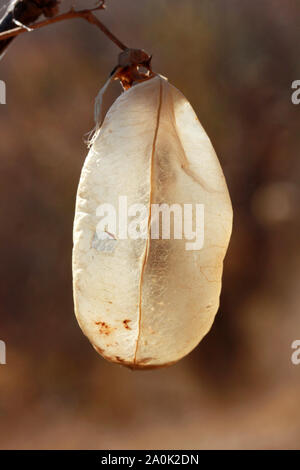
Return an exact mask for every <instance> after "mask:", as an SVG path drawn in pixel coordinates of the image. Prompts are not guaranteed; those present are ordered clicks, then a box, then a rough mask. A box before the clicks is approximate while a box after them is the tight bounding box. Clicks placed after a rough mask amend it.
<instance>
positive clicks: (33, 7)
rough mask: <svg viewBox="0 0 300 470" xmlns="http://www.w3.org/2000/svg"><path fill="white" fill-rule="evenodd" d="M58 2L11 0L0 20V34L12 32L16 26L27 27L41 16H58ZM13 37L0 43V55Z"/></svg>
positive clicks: (52, 0) (49, 0)
mask: <svg viewBox="0 0 300 470" xmlns="http://www.w3.org/2000/svg"><path fill="white" fill-rule="evenodd" d="M58 9H59V0H13V2H11V3H10V7H9V8H8V10H7V11H6V13H5V15H4V16H3V18H1V20H0V33H2V32H4V31H9V30H12V29H14V28H15V27H16V25H19V26H21V25H25V26H29V25H30V24H32V23H34V22H35V21H37V20H38V18H39V17H40V16H41V15H44V16H45V17H46V18H49V17H52V16H55V15H57V14H58ZM12 40H13V37H10V38H8V39H4V40H2V41H1V42H0V54H2V53H3V52H4V50H5V49H6V48H7V47H8V45H9V44H10V42H11V41H12Z"/></svg>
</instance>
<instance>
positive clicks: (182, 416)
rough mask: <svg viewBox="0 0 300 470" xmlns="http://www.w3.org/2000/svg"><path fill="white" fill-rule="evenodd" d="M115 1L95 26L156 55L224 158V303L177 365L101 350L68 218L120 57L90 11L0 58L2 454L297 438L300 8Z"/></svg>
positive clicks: (276, 443)
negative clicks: (2, 91)
mask: <svg viewBox="0 0 300 470" xmlns="http://www.w3.org/2000/svg"><path fill="white" fill-rule="evenodd" d="M92 4H93V2H88V1H85V2H77V3H76V5H77V6H82V5H86V6H88V5H92ZM107 4H108V8H107V10H106V11H105V12H100V13H99V14H98V15H99V17H100V19H102V20H103V22H104V23H105V24H106V25H107V26H108V27H110V28H111V29H112V30H113V31H114V32H115V34H116V35H117V36H118V37H120V39H121V40H123V41H124V42H125V43H126V44H128V45H129V46H130V47H138V48H144V49H145V50H147V52H149V53H152V54H153V57H154V58H153V65H154V69H155V70H156V71H159V72H160V73H161V74H163V75H165V76H167V77H168V78H169V80H170V82H171V83H172V84H174V85H175V86H176V87H178V88H179V89H180V90H181V91H182V92H183V93H184V94H185V95H186V97H187V98H188V99H189V100H190V102H191V103H192V105H193V107H194V109H195V110H196V112H197V114H198V116H199V119H200V121H201V122H202V124H203V125H204V127H205V129H206V130H207V132H208V134H209V136H210V137H211V139H212V142H213V144H214V146H215V148H216V151H217V153H218V155H219V159H220V161H221V164H222V166H223V169H224V173H225V175H226V178H227V181H228V186H229V190H230V193H231V197H232V203H233V207H234V214H235V217H234V231H233V236H232V239H231V244H230V248H229V251H228V254H227V257H226V260H225V270H224V285H223V291H222V296H221V307H220V310H219V312H218V314H217V317H216V321H215V323H214V325H213V328H212V330H211V332H210V333H209V334H208V335H207V336H206V337H205V339H204V340H203V341H202V343H201V344H200V345H199V346H198V348H197V349H196V350H194V351H193V352H192V353H191V354H190V355H189V356H188V357H186V358H185V359H184V360H182V361H181V362H180V363H178V364H177V365H175V366H173V367H171V368H168V369H161V370H157V371H148V372H139V371H137V372H132V371H130V370H127V369H125V368H122V367H121V366H116V365H113V364H110V363H107V362H106V361H105V360H103V359H102V358H101V357H100V356H98V355H97V354H96V353H95V351H94V350H93V348H92V347H91V346H90V345H89V343H88V341H87V340H86V338H85V337H84V336H83V334H82V333H81V330H80V329H79V327H78V325H77V323H76V320H75V317H74V315H73V300H72V284H71V250H72V222H73V214H74V203H75V194H76V188H77V184H78V179H79V175H80V170H81V167H82V164H83V161H84V158H85V155H86V153H87V150H86V146H85V144H84V134H85V133H87V132H88V131H89V130H90V129H91V128H92V127H93V101H94V97H95V96H96V94H97V92H98V90H99V88H100V87H101V86H102V84H103V83H104V81H105V80H106V78H107V76H108V74H109V72H110V71H111V70H112V68H113V67H114V65H115V64H116V57H117V54H118V52H119V51H118V49H117V48H116V46H114V45H113V44H112V43H110V41H109V40H108V39H107V38H106V37H105V36H104V35H103V34H102V33H101V32H100V31H99V30H97V29H96V28H94V27H93V26H91V25H89V24H86V23H85V22H84V21H83V20H72V21H70V22H64V23H61V24H59V25H56V26H50V27H48V28H44V29H43V30H40V31H38V32H33V33H32V34H24V35H23V36H21V37H19V38H17V39H16V40H15V41H14V43H13V44H12V46H11V47H10V48H9V49H8V52H7V54H6V56H5V57H4V59H3V60H2V61H1V63H0V79H1V80H4V81H5V82H6V84H7V104H6V105H1V106H0V135H1V140H0V153H1V158H0V182H1V184H0V220H1V230H0V260H1V263H0V276H1V278H0V339H2V340H4V341H5V342H6V344H7V365H2V366H0V447H1V448H2V449H6V448H10V449H11V448H12V449H18V448H21V449H29V448H42V449H43V448H61V449H64V448H72V449H73V448H78V449H82V448H99V449H102V448H110V449H115V448H121V449H128V448H147V449H149V448H177V449H180V448H187V449H188V448H190V449H202V448H208V449H211V448H242V449H246V448H275V449H276V448H299V447H300V445H299V442H300V440H299V438H300V409H299V404H298V400H297V399H298V396H299V393H300V365H299V366H296V365H293V364H292V362H291V354H292V349H291V343H292V342H293V341H294V340H295V339H300V298H299V291H300V286H299V275H300V249H299V248H300V230H299V228H300V227H299V225H300V224H299V204H300V193H299V186H298V182H299V174H300V159H299V149H300V132H299V118H300V105H299V106H295V105H293V104H292V102H291V93H292V90H291V83H292V81H293V80H296V79H300V63H299V45H300V33H299V17H300V4H299V2H298V1H297V0H285V1H284V2H283V1H282V0H264V1H261V2H253V1H251V0H244V1H240V0H226V1H224V0H185V1H184V2H183V1H181V0H152V1H151V0H139V1H137V0H122V1H120V0H119V1H118V0H108V2H107ZM3 5H4V2H3V1H2V3H1V1H0V6H3ZM67 6H68V2H63V4H62V7H64V8H66V7H67Z"/></svg>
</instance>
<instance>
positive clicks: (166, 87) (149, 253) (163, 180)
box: [73, 76, 232, 369]
mask: <svg viewBox="0 0 300 470" xmlns="http://www.w3.org/2000/svg"><path fill="white" fill-rule="evenodd" d="M136 204H138V206H136ZM162 205H164V206H163V207H164V208H165V209H166V212H165V214H164V215H162V212H160V209H162ZM137 208H138V209H139V212H135V211H136V209H137ZM114 210H115V213H114ZM168 210H169V215H170V217H169V226H168V217H167V215H168ZM180 211H181V212H180ZM134 216H135V217H134ZM114 220H115V222H114ZM137 220H138V223H137ZM105 224H106V225H105ZM195 227H198V229H199V230H198V229H197V230H198V231H197V230H196V228H195ZM231 228H232V207H231V202H230V197H229V194H228V190H227V186H226V182H225V179H224V175H223V172H222V169H221V167H220V164H219V161H218V158H217V156H216V154H215V151H214V149H213V147H212V144H211V142H210V140H209V138H208V136H207V134H206V133H205V131H204V129H203V127H202V126H201V124H200V123H199V121H198V119H197V116H196V115H195V113H194V111H193V109H192V107H191V105H190V104H189V102H188V101H187V100H186V98H185V97H184V96H183V95H182V94H181V93H180V92H179V91H178V90H177V89H176V88H175V87H173V86H172V85H170V84H169V82H168V81H167V80H166V79H164V78H162V77H161V76H156V77H155V78H152V79H150V80H148V81H145V82H143V83H140V84H137V85H136V86H134V87H132V88H131V89H129V90H128V91H126V92H124V93H122V94H121V96H119V98H118V99H117V100H116V101H115V102H114V104H113V105H112V106H111V108H110V109H109V111H108V113H107V114H106V117H105V119H104V121H103V123H102V126H101V128H100V130H99V131H98V133H97V135H96V138H95V139H94V141H93V145H92V147H91V149H90V151H89V154H88V156H87V158H86V161H85V163H84V166H83V169H82V174H81V178H80V183H79V187H78V193H77V201H76V213H75V221H74V249H73V285H74V301H75V313H76V317H77V320H78V323H79V325H80V327H81V328H82V330H83V332H84V334H85V335H86V336H87V337H88V338H89V340H90V342H91V343H92V345H93V346H94V348H95V349H96V350H97V351H98V352H99V353H100V354H101V355H102V356H103V357H105V358H106V359H108V360H110V361H113V362H116V363H119V364H123V365H126V366H129V367H132V368H137V369H146V368H155V367H161V366H166V365H170V364H172V363H174V362H176V361H178V360H179V359H181V358H182V357H183V356H185V355H186V354H188V353H189V352H190V351H191V350H192V349H193V348H195V346H197V344H198V343H199V342H200V341H201V339H202V338H203V337H204V336H205V335H206V333H207V332H208V331H209V329H210V328H211V326H212V323H213V321H214V317H215V314H216V312H217V310H218V306H219V296H220V290H221V277H222V269H223V259H224V256H225V253H226V250H227V246H228V243H229V239H230V234H231ZM157 229H159V230H157ZM192 229H193V230H192ZM157 231H159V234H158V236H157ZM169 232H170V233H169ZM196 232H197V233H196ZM162 234H163V235H162ZM193 234H194V235H195V237H194V238H193V237H192V235H193ZM139 235H140V236H139Z"/></svg>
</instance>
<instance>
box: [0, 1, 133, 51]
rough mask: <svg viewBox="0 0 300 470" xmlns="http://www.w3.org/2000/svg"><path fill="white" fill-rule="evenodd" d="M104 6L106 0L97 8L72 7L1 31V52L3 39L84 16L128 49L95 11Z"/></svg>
mask: <svg viewBox="0 0 300 470" xmlns="http://www.w3.org/2000/svg"><path fill="white" fill-rule="evenodd" d="M104 8H105V2H104V1H101V4H100V5H98V6H96V7H95V8H91V9H86V10H79V11H76V10H74V9H73V8H72V9H71V10H70V11H68V12H67V13H62V14H61V15H57V16H54V17H50V18H47V19H46V20H44V21H40V22H39V23H34V24H31V23H29V24H30V29H28V28H26V27H22V26H21V27H17V28H13V29H10V30H8V31H4V32H1V33H0V53H1V41H7V40H11V38H14V37H16V36H18V35H20V34H22V33H26V32H28V31H33V30H36V29H40V28H43V27H44V26H48V25H51V24H54V23H58V22H60V21H64V20H71V19H74V18H83V19H84V20H86V21H88V22H89V23H90V24H93V25H95V26H97V27H98V28H99V29H100V30H101V31H102V32H103V33H104V34H105V35H106V36H107V37H108V38H109V39H110V40H111V41H113V42H114V43H115V44H116V45H117V46H118V47H119V48H120V49H122V50H123V51H125V50H126V49H128V48H127V46H125V44H123V43H122V42H121V41H120V40H119V39H118V38H117V37H116V36H115V35H114V34H113V33H112V32H111V31H109V29H108V28H107V27H106V26H105V25H104V24H103V23H102V22H101V21H100V20H99V19H98V18H97V17H96V16H95V15H94V13H93V12H95V11H98V10H103V9H104Z"/></svg>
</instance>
